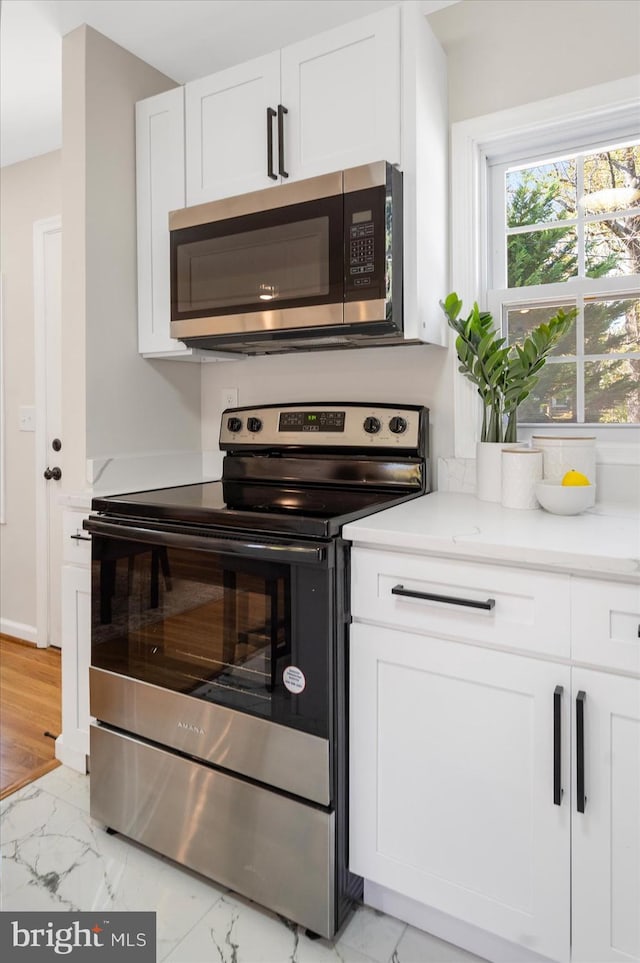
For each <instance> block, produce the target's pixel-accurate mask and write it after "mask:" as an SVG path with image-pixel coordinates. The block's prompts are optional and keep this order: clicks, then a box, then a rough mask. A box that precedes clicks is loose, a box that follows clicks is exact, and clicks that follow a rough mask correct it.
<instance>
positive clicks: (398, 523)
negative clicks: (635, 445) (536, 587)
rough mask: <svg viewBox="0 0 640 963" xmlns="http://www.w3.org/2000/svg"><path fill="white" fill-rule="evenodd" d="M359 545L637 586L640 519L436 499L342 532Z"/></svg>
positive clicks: (467, 498)
mask: <svg viewBox="0 0 640 963" xmlns="http://www.w3.org/2000/svg"><path fill="white" fill-rule="evenodd" d="M343 536H344V537H345V538H347V539H349V540H351V541H352V542H354V544H356V545H372V546H374V547H378V548H385V549H399V550H405V551H411V552H418V553H423V554H429V555H445V556H448V557H450V558H465V559H471V560H476V561H489V562H494V563H497V564H509V565H514V564H515V565H522V566H525V567H528V568H544V569H546V570H548V569H549V568H553V569H555V570H557V571H563V572H572V573H574V574H577V575H591V576H596V577H598V576H599V577H603V578H616V579H621V580H624V581H628V582H638V584H640V514H639V513H637V512H635V511H633V510H632V509H625V508H623V507H620V508H615V507H614V506H612V507H604V506H598V505H596V506H595V507H594V508H593V509H590V510H589V511H587V512H584V513H583V514H581V515H551V514H549V513H548V512H545V511H543V510H542V509H539V510H534V511H517V510H515V509H509V508H502V506H501V505H498V504H495V503H493V502H483V501H479V500H478V499H477V498H475V496H473V495H463V494H457V493H451V492H433V493H432V494H430V495H424V496H422V497H421V498H416V499H413V500H412V501H410V502H405V503H404V504H402V505H397V506H396V507H395V508H389V509H387V510H386V511H382V512H378V513H377V514H375V515H370V516H369V517H367V518H363V519H360V521H356V522H351V523H350V524H349V525H345V527H344V529H343Z"/></svg>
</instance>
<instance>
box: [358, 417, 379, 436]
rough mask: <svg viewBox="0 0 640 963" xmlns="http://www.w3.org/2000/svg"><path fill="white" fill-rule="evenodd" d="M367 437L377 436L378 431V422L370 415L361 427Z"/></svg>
mask: <svg viewBox="0 0 640 963" xmlns="http://www.w3.org/2000/svg"><path fill="white" fill-rule="evenodd" d="M362 427H363V428H364V430H365V431H366V433H367V434H368V435H377V434H378V432H379V431H380V421H379V420H378V419H377V418H374V417H373V415H370V416H369V417H368V418H365V419H364V424H363V426H362Z"/></svg>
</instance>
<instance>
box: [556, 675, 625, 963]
mask: <svg viewBox="0 0 640 963" xmlns="http://www.w3.org/2000/svg"><path fill="white" fill-rule="evenodd" d="M572 706H573V712H574V724H573V747H572V756H573V759H574V761H575V769H576V775H575V776H574V780H573V789H574V793H575V797H574V803H573V845H572V860H573V864H572V879H573V884H572V891H573V896H572V913H573V916H572V922H573V926H572V930H573V954H572V959H573V960H574V961H585V963H586V961H589V963H616V961H624V963H632V961H637V960H640V680H639V679H632V678H626V677H624V676H615V675H609V674H607V673H604V672H593V671H589V670H587V669H573V700H572ZM580 706H581V711H582V720H583V721H582V737H581V736H580V725H579V720H578V713H579V712H580ZM582 760H584V789H583V787H582V785H580V784H579V782H578V779H577V773H578V769H579V764H580V763H581V762H582ZM583 799H584V803H582V800H583ZM579 807H580V808H582V809H583V811H580V809H579Z"/></svg>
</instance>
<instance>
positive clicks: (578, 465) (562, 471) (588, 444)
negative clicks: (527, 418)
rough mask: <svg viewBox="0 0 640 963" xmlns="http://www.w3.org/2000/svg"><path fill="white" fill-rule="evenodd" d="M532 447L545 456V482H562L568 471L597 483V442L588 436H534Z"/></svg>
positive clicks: (543, 470)
mask: <svg viewBox="0 0 640 963" xmlns="http://www.w3.org/2000/svg"><path fill="white" fill-rule="evenodd" d="M531 445H532V447H533V448H540V449H541V450H542V455H543V468H542V472H543V478H544V479H545V481H562V479H563V478H564V476H565V475H566V473H567V472H568V471H571V470H572V469H575V471H580V472H582V474H583V475H586V476H587V478H588V479H589V481H590V482H591V484H592V485H595V483H596V440H595V438H594V437H593V436H587V435H575V436H573V437H571V436H570V435H564V436H563V435H532V437H531Z"/></svg>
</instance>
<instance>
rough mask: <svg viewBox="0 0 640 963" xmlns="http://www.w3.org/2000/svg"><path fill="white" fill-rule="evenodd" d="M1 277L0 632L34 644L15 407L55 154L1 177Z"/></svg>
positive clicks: (26, 371) (25, 468) (27, 379)
mask: <svg viewBox="0 0 640 963" xmlns="http://www.w3.org/2000/svg"><path fill="white" fill-rule="evenodd" d="M0 196H1V197H2V204H1V206H0V220H1V240H0V257H1V261H0V270H1V271H2V275H3V300H4V312H3V326H4V345H3V360H4V392H5V394H4V401H5V433H4V444H5V458H6V463H5V486H6V490H5V499H4V505H5V519H6V523H5V524H4V525H1V526H0V631H3V632H6V633H7V634H9V635H15V636H18V637H19V638H29V639H33V638H34V637H35V623H36V586H35V578H34V573H35V564H36V563H35V559H36V554H35V553H36V532H35V447H34V442H35V433H34V432H25V431H20V430H19V427H18V417H19V409H20V407H21V406H22V405H28V406H31V405H33V404H34V402H35V384H34V317H33V222H34V221H37V220H40V219H42V218H46V217H53V216H55V215H57V214H60V204H61V200H60V151H53V152H52V153H50V154H43V155H41V156H40V157H35V158H33V159H31V160H26V161H22V162H21V163H19V164H12V165H10V166H9V167H4V168H2V171H0Z"/></svg>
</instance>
